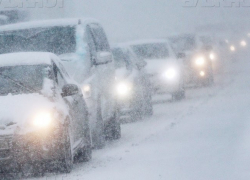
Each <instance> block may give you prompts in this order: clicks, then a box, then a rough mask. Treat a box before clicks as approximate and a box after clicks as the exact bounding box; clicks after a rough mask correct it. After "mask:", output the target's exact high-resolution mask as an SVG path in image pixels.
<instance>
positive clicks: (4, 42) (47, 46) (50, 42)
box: [0, 26, 76, 55]
mask: <svg viewBox="0 0 250 180" xmlns="http://www.w3.org/2000/svg"><path fill="white" fill-rule="evenodd" d="M0 46H1V48H0V54H3V53H11V52H22V51H25V52H27V51H39V52H52V53H55V54H58V55H60V54H66V53H73V52H75V49H76V40H75V27H71V26H67V27H52V28H36V29H25V30H18V31H12V32H6V33H2V34H0Z"/></svg>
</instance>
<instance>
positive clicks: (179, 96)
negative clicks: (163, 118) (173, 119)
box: [172, 90, 186, 101]
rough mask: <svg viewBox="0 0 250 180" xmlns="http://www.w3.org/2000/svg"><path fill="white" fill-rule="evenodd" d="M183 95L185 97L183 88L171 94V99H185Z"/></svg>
mask: <svg viewBox="0 0 250 180" xmlns="http://www.w3.org/2000/svg"><path fill="white" fill-rule="evenodd" d="M185 97H186V94H185V90H181V91H177V92H175V93H173V94H172V99H173V101H180V100H182V99H185Z"/></svg>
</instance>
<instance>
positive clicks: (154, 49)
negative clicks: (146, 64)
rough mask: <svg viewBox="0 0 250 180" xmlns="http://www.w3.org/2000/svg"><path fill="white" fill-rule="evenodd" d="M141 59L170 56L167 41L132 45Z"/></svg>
mask: <svg viewBox="0 0 250 180" xmlns="http://www.w3.org/2000/svg"><path fill="white" fill-rule="evenodd" d="M132 49H133V51H134V52H135V54H136V55H137V57H138V58H139V59H163V58H167V57H169V50H168V48H167V46H166V44H165V43H152V44H142V45H134V46H132Z"/></svg>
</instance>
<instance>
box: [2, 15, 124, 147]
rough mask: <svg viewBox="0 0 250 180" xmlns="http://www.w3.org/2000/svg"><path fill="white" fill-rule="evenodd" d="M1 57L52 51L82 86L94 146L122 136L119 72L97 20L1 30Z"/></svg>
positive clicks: (40, 23) (37, 23)
mask: <svg viewBox="0 0 250 180" xmlns="http://www.w3.org/2000/svg"><path fill="white" fill-rule="evenodd" d="M0 45H1V47H2V48H1V49H0V54H2V53H9V52H19V51H45V52H52V53H54V54H56V55H58V56H59V57H60V59H61V60H62V62H63V65H64V66H65V68H66V70H67V72H69V74H70V76H71V77H72V78H73V79H74V80H75V81H76V82H77V83H79V84H80V85H81V87H82V91H83V94H84V97H85V98H86V103H87V106H88V109H89V113H90V126H91V134H92V136H91V137H92V144H93V146H94V147H95V148H101V147H103V146H104V145H105V138H109V139H118V138H120V136H121V128H120V122H119V114H118V112H119V111H118V110H117V106H116V100H115V94H114V93H113V86H114V83H115V78H114V77H115V75H114V73H115V69H114V64H113V58H112V53H111V49H110V46H109V42H108V40H107V37H106V34H105V32H104V30H103V28H102V26H101V25H100V23H99V22H98V21H96V20H94V19H57V20H45V21H35V22H27V23H18V24H14V25H6V26H2V27H1V29H0Z"/></svg>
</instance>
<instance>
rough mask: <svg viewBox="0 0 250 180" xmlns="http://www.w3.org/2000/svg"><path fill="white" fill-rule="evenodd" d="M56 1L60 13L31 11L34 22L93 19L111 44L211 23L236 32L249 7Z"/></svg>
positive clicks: (141, 0)
mask: <svg viewBox="0 0 250 180" xmlns="http://www.w3.org/2000/svg"><path fill="white" fill-rule="evenodd" d="M2 1H4V0H2ZM5 1H6V0H5ZM20 1H21V0H20ZM23 1H24V0H23ZM30 1H31V0H30ZM33 1H41V0H33ZM57 1H58V2H59V1H64V8H63V9H61V8H58V7H55V8H51V9H48V8H36V9H34V8H30V10H31V11H32V14H33V19H48V18H58V17H94V18H97V19H99V20H100V21H101V22H102V24H103V26H104V27H105V29H106V31H107V33H108V36H109V38H110V39H111V40H112V41H124V40H130V39H141V38H153V37H166V36H167V35H168V34H173V33H178V32H189V31H193V30H194V28H195V27H196V26H200V25H206V24H214V23H216V24H223V23H224V24H226V26H227V27H229V28H235V27H238V26H239V23H241V24H242V23H243V24H246V23H247V20H246V18H247V17H248V16H249V15H250V11H249V10H250V7H244V8H239V7H227V8H225V7H224V8H222V7H221V8H218V7H200V6H201V3H199V4H198V7H194V8H187V7H183V3H182V2H183V0H57ZM201 1H202V0H200V1H199V2H201ZM241 29H242V28H241Z"/></svg>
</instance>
